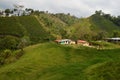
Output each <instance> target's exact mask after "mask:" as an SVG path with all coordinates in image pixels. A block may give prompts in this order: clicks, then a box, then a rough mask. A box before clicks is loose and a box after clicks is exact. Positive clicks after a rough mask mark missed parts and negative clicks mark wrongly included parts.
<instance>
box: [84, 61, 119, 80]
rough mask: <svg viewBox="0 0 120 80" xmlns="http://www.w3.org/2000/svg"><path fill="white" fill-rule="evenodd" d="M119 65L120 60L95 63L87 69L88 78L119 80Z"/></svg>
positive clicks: (90, 79) (93, 79) (91, 79)
mask: <svg viewBox="0 0 120 80" xmlns="http://www.w3.org/2000/svg"><path fill="white" fill-rule="evenodd" d="M119 66H120V62H119V61H109V62H105V63H100V64H95V65H93V66H91V67H90V68H88V69H87V72H86V73H87V75H88V80H119V79H120V74H119V73H120V67H119Z"/></svg>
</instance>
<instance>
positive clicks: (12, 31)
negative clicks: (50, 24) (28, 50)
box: [0, 16, 51, 43]
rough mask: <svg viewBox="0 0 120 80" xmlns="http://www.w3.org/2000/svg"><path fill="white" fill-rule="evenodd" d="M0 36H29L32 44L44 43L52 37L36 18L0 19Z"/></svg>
mask: <svg viewBox="0 0 120 80" xmlns="http://www.w3.org/2000/svg"><path fill="white" fill-rule="evenodd" d="M0 21H1V22H0V36H7V35H12V36H16V37H20V38H22V37H24V36H27V37H29V38H30V41H31V43H38V42H43V41H45V40H48V39H49V36H51V35H50V34H49V33H48V32H47V31H46V30H45V29H44V28H43V26H42V25H41V24H40V23H39V22H38V21H37V19H36V18H35V17H34V16H21V17H4V18H3V17H0Z"/></svg>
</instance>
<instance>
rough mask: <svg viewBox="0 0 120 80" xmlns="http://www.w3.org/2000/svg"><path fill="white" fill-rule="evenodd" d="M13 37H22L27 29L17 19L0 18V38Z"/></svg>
mask: <svg viewBox="0 0 120 80" xmlns="http://www.w3.org/2000/svg"><path fill="white" fill-rule="evenodd" d="M6 35H12V36H16V37H22V36H24V35H25V28H24V27H23V26H22V25H21V24H20V23H19V21H18V20H17V17H0V37H3V36H6Z"/></svg>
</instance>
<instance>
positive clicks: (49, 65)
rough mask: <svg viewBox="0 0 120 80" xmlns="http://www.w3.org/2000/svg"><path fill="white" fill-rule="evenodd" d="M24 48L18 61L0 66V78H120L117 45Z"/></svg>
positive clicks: (51, 79)
mask: <svg viewBox="0 0 120 80" xmlns="http://www.w3.org/2000/svg"><path fill="white" fill-rule="evenodd" d="M24 50H25V55H23V56H22V57H21V58H20V59H19V60H18V61H16V62H15V63H12V64H8V65H5V66H3V67H1V68H0V80H101V79H102V80H118V79H120V76H119V73H120V72H119V69H120V67H119V65H120V63H119V61H120V55H119V49H112V50H99V51H98V50H96V49H92V48H86V47H82V48H72V47H67V46H63V45H57V44H53V43H44V44H37V45H34V46H29V47H27V48H25V49H24ZM115 63H117V64H115ZM109 65H110V66H111V67H109ZM101 68H102V70H101ZM99 69H100V70H99ZM111 70H112V71H111ZM112 72H114V73H112ZM96 73H97V74H96ZM101 73H104V74H101Z"/></svg>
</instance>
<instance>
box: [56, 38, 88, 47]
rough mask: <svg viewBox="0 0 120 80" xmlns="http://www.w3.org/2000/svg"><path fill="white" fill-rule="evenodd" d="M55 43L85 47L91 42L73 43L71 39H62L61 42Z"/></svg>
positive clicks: (78, 41)
mask: <svg viewBox="0 0 120 80" xmlns="http://www.w3.org/2000/svg"><path fill="white" fill-rule="evenodd" d="M55 42H56V43H58V44H79V45H83V46H89V42H87V41H85V40H77V41H73V40H71V39H60V40H55Z"/></svg>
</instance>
